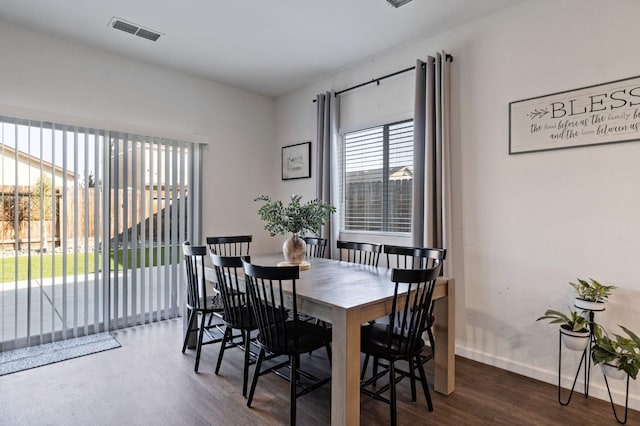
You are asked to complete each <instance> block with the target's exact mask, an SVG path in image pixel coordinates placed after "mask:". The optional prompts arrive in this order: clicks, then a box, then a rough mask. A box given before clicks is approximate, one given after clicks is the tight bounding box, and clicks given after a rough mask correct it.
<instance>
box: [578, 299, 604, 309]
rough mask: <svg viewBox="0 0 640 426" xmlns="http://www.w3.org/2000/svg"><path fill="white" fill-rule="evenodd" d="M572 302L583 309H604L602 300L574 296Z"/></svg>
mask: <svg viewBox="0 0 640 426" xmlns="http://www.w3.org/2000/svg"><path fill="white" fill-rule="evenodd" d="M573 304H574V305H575V307H576V308H578V309H583V310H585V311H594V312H599V311H604V302H591V301H589V300H584V299H580V298H578V297H576V300H575V302H574V303H573Z"/></svg>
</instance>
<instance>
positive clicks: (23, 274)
mask: <svg viewBox="0 0 640 426" xmlns="http://www.w3.org/2000/svg"><path fill="white" fill-rule="evenodd" d="M95 256H98V271H101V270H102V254H100V253H98V254H95V253H87V254H85V253H78V255H77V261H78V275H80V276H82V275H84V274H85V268H84V264H85V257H86V258H87V261H88V269H87V271H86V273H87V274H93V273H94V272H95V264H94V261H95ZM124 256H126V258H127V269H135V268H138V267H140V266H142V258H143V256H144V259H145V263H144V264H145V266H158V265H164V263H165V262H164V256H165V248H164V247H161V248H160V262H158V257H157V256H158V248H157V247H151V248H149V247H147V248H140V249H137V250H135V252H134V250H131V249H120V250H118V269H122V268H124V259H125V257H124ZM169 256H173V250H172V249H171V248H169ZM178 256H180V253H178ZM109 257H110V259H111V260H110V262H109V263H110V265H111V269H112V270H113V269H115V267H114V265H115V263H114V253H113V252H111V255H110V256H109ZM75 260H76V257H74V255H73V253H68V254H66V255H64V254H62V253H58V254H55V255H54V254H46V255H42V269H40V264H41V263H40V256H39V255H32V256H31V279H40V278H51V277H53V276H56V277H61V276H62V275H63V269H62V264H63V262H65V261H66V267H67V269H66V271H65V272H66V275H73V273H74V266H75ZM134 261H135V262H134ZM28 265H29V257H28V256H18V265H17V268H18V275H17V277H16V275H15V272H16V261H15V258H14V257H5V258H0V283H5V282H14V281H25V280H27V279H29V276H28V274H29V268H28ZM54 271H55V275H54V273H53V272H54ZM41 272H42V273H41Z"/></svg>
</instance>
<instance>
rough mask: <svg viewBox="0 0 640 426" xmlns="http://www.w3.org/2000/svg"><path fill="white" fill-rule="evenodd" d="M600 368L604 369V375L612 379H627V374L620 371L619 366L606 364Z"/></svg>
mask: <svg viewBox="0 0 640 426" xmlns="http://www.w3.org/2000/svg"><path fill="white" fill-rule="evenodd" d="M600 368H601V369H602V374H604V375H605V376H607V377H608V378H610V379H614V380H622V379H624V378H625V377H627V372H626V371H624V370H618V366H617V365H613V364H610V363H607V362H605V363H602V364H600Z"/></svg>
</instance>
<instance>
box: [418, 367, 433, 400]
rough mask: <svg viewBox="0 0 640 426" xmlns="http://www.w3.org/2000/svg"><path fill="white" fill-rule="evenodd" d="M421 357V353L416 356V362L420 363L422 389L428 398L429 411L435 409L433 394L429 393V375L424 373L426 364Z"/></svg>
mask: <svg viewBox="0 0 640 426" xmlns="http://www.w3.org/2000/svg"><path fill="white" fill-rule="evenodd" d="M419 357H420V355H418V356H417V357H416V362H417V364H418V372H419V373H420V381H421V382H422V391H423V392H424V397H425V398H426V399H427V407H429V411H433V403H432V402H431V394H430V393H429V385H428V383H427V375H426V374H425V373H424V366H423V365H422V362H421V361H420V358H419Z"/></svg>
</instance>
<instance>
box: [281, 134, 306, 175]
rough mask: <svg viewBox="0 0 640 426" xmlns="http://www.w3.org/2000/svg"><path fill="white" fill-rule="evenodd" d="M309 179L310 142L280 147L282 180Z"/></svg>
mask: <svg viewBox="0 0 640 426" xmlns="http://www.w3.org/2000/svg"><path fill="white" fill-rule="evenodd" d="M310 177H311V142H303V143H298V144H295V145H289V146H283V147H282V180H289V179H303V178H310Z"/></svg>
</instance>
